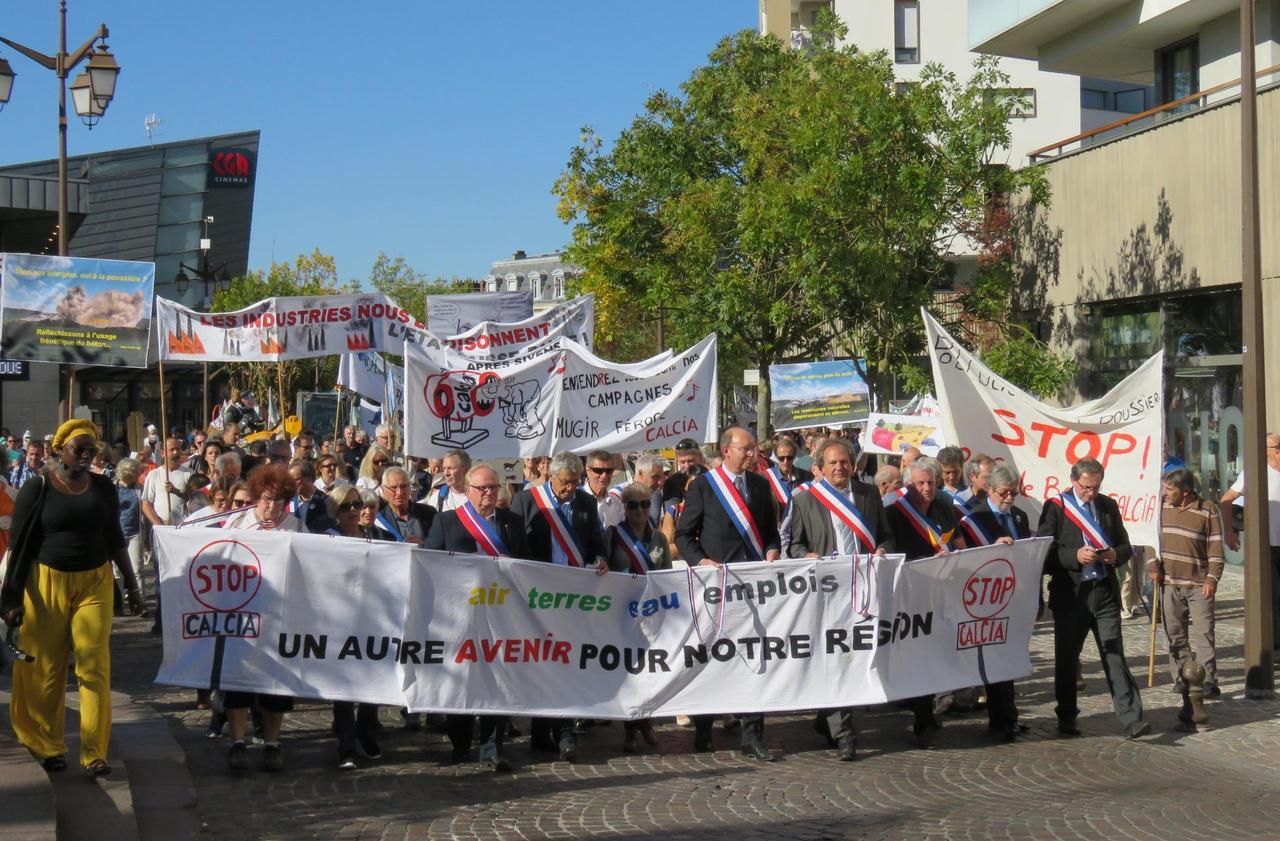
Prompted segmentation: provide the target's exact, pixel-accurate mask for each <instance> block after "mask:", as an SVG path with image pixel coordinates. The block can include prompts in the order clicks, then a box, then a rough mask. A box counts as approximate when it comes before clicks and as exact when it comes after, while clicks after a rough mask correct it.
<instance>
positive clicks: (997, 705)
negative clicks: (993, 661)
mask: <svg viewBox="0 0 1280 841" xmlns="http://www.w3.org/2000/svg"><path fill="white" fill-rule="evenodd" d="M986 687H987V724H988V725H990V727H991V729H992V730H1008V729H1009V728H1011V727H1016V726H1017V725H1018V705H1017V703H1016V702H1015V700H1014V691H1013V681H1011V680H1002V681H1000V682H999V683H988V684H986Z"/></svg>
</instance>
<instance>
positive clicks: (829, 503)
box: [809, 479, 876, 554]
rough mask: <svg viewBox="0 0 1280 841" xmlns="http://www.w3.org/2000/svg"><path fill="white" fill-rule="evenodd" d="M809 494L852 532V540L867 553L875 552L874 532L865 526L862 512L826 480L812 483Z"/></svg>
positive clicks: (865, 522)
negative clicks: (863, 547)
mask: <svg viewBox="0 0 1280 841" xmlns="http://www.w3.org/2000/svg"><path fill="white" fill-rule="evenodd" d="M809 492H810V493H811V494H813V496H814V498H815V499H817V500H818V502H821V503H822V507H824V508H826V509H827V510H828V511H830V512H831V513H832V514H834V515H835V516H836V518H837V519H838V520H840V522H842V523H844V524H845V525H846V526H848V527H849V531H851V532H853V537H854V540H856V541H857V542H858V543H859V544H861V545H863V546H865V547H866V550H867V551H868V552H874V551H875V550H876V536H875V533H874V531H873V530H872V528H871V527H870V526H869V525H867V521H866V520H864V519H862V512H861V511H859V510H858V506H856V505H854V504H853V503H852V502H851V501H850V500H849V498H848V497H847V496H845V495H844V494H843V493H841V492H840V491H838V490H836V488H835V486H833V485H832V484H831V483H830V482H828V481H827V480H826V479H823V480H822V481H820V482H814V483H813V487H812V488H811V489H810V491H809ZM854 554H857V553H856V552H855V553H854Z"/></svg>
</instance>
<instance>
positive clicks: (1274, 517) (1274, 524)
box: [1231, 464, 1280, 546]
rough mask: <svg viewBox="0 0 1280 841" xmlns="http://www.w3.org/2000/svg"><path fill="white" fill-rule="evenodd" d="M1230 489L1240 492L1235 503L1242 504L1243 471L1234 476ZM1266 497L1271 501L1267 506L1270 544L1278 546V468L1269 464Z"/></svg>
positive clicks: (1279, 541)
mask: <svg viewBox="0 0 1280 841" xmlns="http://www.w3.org/2000/svg"><path fill="white" fill-rule="evenodd" d="M1231 490H1233V491H1235V492H1236V493H1238V494H1240V496H1238V497H1236V499H1235V504H1236V505H1244V473H1243V472H1242V473H1241V474H1240V475H1239V476H1237V477H1236V480H1235V482H1233V483H1232V484H1231ZM1267 498H1268V499H1269V500H1270V501H1271V504H1270V505H1269V506H1268V513H1269V517H1270V522H1269V525H1270V527H1271V528H1270V530H1271V545H1272V546H1280V470H1276V469H1275V468H1274V467H1272V466H1271V465H1269V464H1268V465H1267Z"/></svg>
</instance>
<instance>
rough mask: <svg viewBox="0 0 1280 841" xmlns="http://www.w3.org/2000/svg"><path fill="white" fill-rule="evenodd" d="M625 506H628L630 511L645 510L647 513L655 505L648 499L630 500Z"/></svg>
mask: <svg viewBox="0 0 1280 841" xmlns="http://www.w3.org/2000/svg"><path fill="white" fill-rule="evenodd" d="M625 504H626V506H627V510H628V511H635V510H637V509H639V508H643V509H645V510H646V511H647V510H649V508H650V507H652V505H653V503H652V502H650V501H649V500H647V499H639V500H636V499H629V500H627V501H626V503H625Z"/></svg>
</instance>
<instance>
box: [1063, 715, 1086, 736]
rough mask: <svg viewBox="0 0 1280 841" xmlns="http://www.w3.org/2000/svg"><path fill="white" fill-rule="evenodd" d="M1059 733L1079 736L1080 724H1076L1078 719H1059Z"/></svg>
mask: <svg viewBox="0 0 1280 841" xmlns="http://www.w3.org/2000/svg"><path fill="white" fill-rule="evenodd" d="M1058 735H1059V736H1079V735H1081V730H1080V726H1079V725H1078V724H1076V720H1075V719H1074V718H1073V719H1071V720H1070V721H1059V722H1058Z"/></svg>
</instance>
